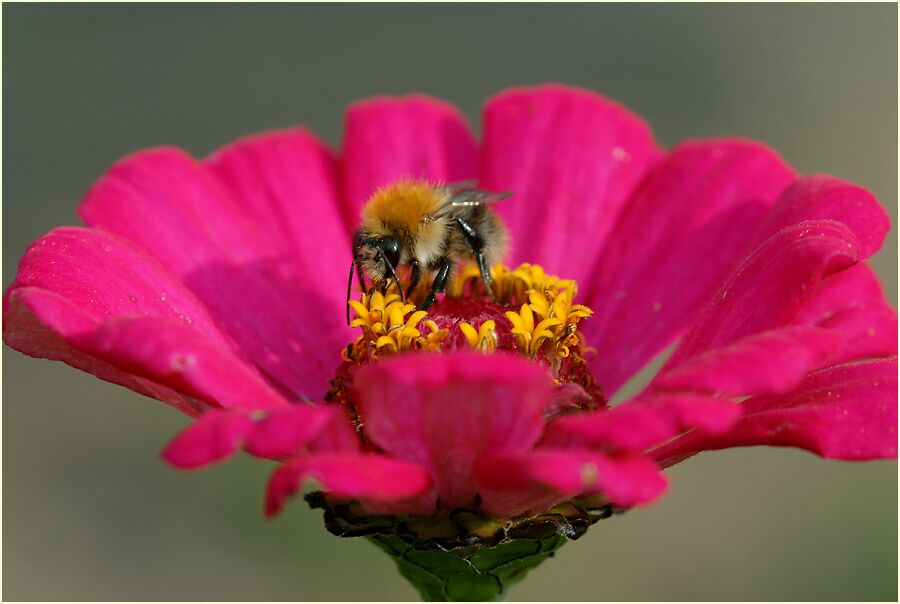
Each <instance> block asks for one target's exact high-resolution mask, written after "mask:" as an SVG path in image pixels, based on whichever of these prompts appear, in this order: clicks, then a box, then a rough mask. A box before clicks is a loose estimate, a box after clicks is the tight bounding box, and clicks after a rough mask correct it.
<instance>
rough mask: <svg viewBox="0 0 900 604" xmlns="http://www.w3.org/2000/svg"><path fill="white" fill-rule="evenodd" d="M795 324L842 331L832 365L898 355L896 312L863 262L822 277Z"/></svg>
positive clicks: (876, 278)
mask: <svg viewBox="0 0 900 604" xmlns="http://www.w3.org/2000/svg"><path fill="white" fill-rule="evenodd" d="M795 323H797V324H799V325H817V326H821V327H825V328H828V329H833V330H836V331H839V332H840V333H841V334H843V336H844V348H843V350H842V351H841V353H840V354H839V355H838V356H837V357H836V358H834V359H833V360H832V362H833V363H834V364H837V363H843V362H847V361H854V360H857V359H864V358H870V357H886V356H891V355H895V354H897V312H896V311H895V310H894V309H893V308H891V307H890V306H889V305H888V303H887V300H886V299H885V297H884V292H882V289H881V284H880V283H879V282H878V277H876V276H875V273H874V272H873V271H872V269H871V268H870V267H869V265H868V264H866V263H860V264H857V265H856V266H854V267H852V268H849V269H847V270H845V271H842V272H840V273H838V274H836V275H832V276H831V277H829V278H828V279H825V280H824V281H823V282H822V283H821V284H820V285H819V287H818V289H817V290H816V293H815V295H814V296H813V297H812V299H811V300H810V301H809V302H808V303H807V304H806V306H805V307H804V308H803V310H802V311H801V312H800V316H798V317H797V319H796V320H795Z"/></svg>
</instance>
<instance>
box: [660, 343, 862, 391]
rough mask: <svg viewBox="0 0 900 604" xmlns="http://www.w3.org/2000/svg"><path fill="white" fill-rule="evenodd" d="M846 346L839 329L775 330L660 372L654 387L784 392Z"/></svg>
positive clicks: (709, 352) (691, 389)
mask: <svg viewBox="0 0 900 604" xmlns="http://www.w3.org/2000/svg"><path fill="white" fill-rule="evenodd" d="M843 346H844V338H843V337H842V336H841V334H840V332H838V331H835V330H831V329H820V328H816V327H789V328H784V329H775V330H772V331H767V332H763V333H759V334H754V335H752V336H748V337H746V338H743V339H741V340H738V341H737V342H733V343H731V344H729V345H727V346H723V347H722V348H718V349H716V350H711V351H708V352H706V353H704V354H701V355H699V356H695V357H692V358H690V359H688V360H686V361H684V362H683V363H680V364H678V365H676V366H674V367H672V368H671V369H668V370H666V371H664V372H662V373H661V374H660V375H659V376H658V377H657V378H656V379H655V380H654V381H653V386H652V387H653V388H661V389H668V390H685V391H694V392H709V393H711V394H723V395H730V396H742V395H750V394H761V393H764V392H771V393H778V392H785V391H786V390H789V389H790V388H793V387H794V386H795V385H796V384H797V383H798V382H800V380H801V379H803V376H804V375H806V374H807V373H808V372H810V371H812V370H814V369H818V368H820V367H822V366H823V365H824V364H825V361H826V360H830V359H833V358H834V357H835V355H836V354H837V353H838V352H839V351H840V350H841V349H842V348H843Z"/></svg>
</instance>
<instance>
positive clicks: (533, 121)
mask: <svg viewBox="0 0 900 604" xmlns="http://www.w3.org/2000/svg"><path fill="white" fill-rule="evenodd" d="M659 156H660V152H659V150H658V148H657V147H656V145H655V143H654V142H653V135H652V133H651V132H650V129H649V128H648V127H647V125H646V124H645V123H644V122H643V120H641V119H640V118H639V117H638V116H637V115H635V114H633V113H631V112H630V111H628V110H627V109H625V108H624V107H622V106H621V105H619V104H617V103H613V102H611V101H609V100H608V99H606V98H604V97H602V96H600V95H599V94H596V93H594V92H590V91H587V90H583V89H579V88H570V87H565V86H559V85H550V86H539V87H535V88H517V89H511V90H508V91H505V92H502V93H500V94H499V95H497V96H495V97H493V98H491V99H490V100H489V101H488V102H487V104H486V106H485V110H484V149H483V154H482V174H481V186H482V187H483V188H486V189H489V190H494V191H510V192H512V193H514V194H515V196H514V197H513V198H512V199H509V200H507V201H503V202H501V203H500V204H499V205H498V206H497V210H498V211H499V212H500V214H501V215H502V216H503V217H504V218H505V219H506V221H507V224H508V225H509V228H510V232H511V236H512V254H511V262H512V264H513V265H516V264H518V263H520V262H536V263H540V264H541V265H542V266H543V267H544V268H545V269H546V270H547V271H548V272H549V273H551V274H557V275H560V276H562V277H565V278H571V279H576V280H579V281H581V280H584V279H586V278H587V276H588V275H590V274H591V270H592V268H593V266H594V264H595V263H596V261H597V258H598V257H599V254H600V250H601V248H602V247H603V243H604V242H605V240H606V238H607V235H608V234H609V233H610V231H611V230H612V228H613V225H614V224H615V220H616V217H617V216H618V215H619V212H620V211H621V210H622V207H623V206H624V204H625V202H626V201H627V200H628V198H629V196H630V195H631V193H632V192H633V191H634V189H635V187H636V186H637V185H638V183H639V182H640V180H641V179H642V178H643V177H644V175H645V174H646V173H647V171H648V170H649V168H650V166H651V165H652V164H653V162H655V161H656V160H657V159H658V158H659Z"/></svg>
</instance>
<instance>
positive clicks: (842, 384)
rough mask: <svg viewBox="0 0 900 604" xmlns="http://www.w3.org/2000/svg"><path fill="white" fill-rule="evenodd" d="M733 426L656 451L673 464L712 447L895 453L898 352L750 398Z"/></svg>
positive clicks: (839, 455)
mask: <svg viewBox="0 0 900 604" xmlns="http://www.w3.org/2000/svg"><path fill="white" fill-rule="evenodd" d="M743 406H744V408H745V413H744V417H743V418H742V419H741V420H740V421H739V422H738V423H737V424H736V425H735V427H734V428H733V429H732V430H730V431H729V432H727V433H725V434H722V435H718V436H713V435H706V434H688V435H686V436H684V437H682V438H680V439H678V440H675V441H673V442H672V443H670V444H668V445H666V446H664V447H661V448H660V449H658V450H657V451H654V453H653V457H654V458H655V459H658V460H661V461H662V462H664V463H665V465H672V464H673V463H677V462H678V461H681V460H683V459H685V458H687V457H690V456H691V455H693V454H695V453H697V452H700V451H705V450H709V449H724V448H728V447H745V446H751V445H769V446H776V447H800V448H803V449H807V450H809V451H812V452H814V453H816V454H818V455H821V456H822V457H826V458H830V459H847V460H867V459H895V458H896V457H897V358H896V357H893V358H890V359H878V360H873V361H863V362H857V363H847V364H844V365H837V366H834V367H829V368H827V369H823V370H821V371H818V372H816V373H813V374H810V375H809V376H807V378H806V379H805V380H803V382H801V383H800V385H799V386H798V387H797V388H795V389H794V390H793V391H791V392H790V393H788V394H785V395H781V396H774V395H760V396H756V397H753V398H750V399H747V400H746V401H745V402H744V403H743Z"/></svg>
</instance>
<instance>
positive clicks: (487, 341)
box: [459, 319, 497, 352]
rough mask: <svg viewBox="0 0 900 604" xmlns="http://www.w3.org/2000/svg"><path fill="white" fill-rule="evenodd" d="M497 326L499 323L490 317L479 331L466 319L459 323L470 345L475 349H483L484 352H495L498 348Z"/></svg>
mask: <svg viewBox="0 0 900 604" xmlns="http://www.w3.org/2000/svg"><path fill="white" fill-rule="evenodd" d="M496 327H497V325H496V323H494V321H493V319H489V320H487V321H485V322H484V323H482V324H481V327H479V328H478V331H475V328H474V327H472V326H471V325H469V324H468V323H466V322H465V321H462V322H461V323H460V324H459V329H460V330H461V331H462V332H463V335H464V336H465V337H466V341H467V342H468V343H469V347H470V348H472V349H473V350H481V351H484V352H493V351H495V350H497V330H496Z"/></svg>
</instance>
